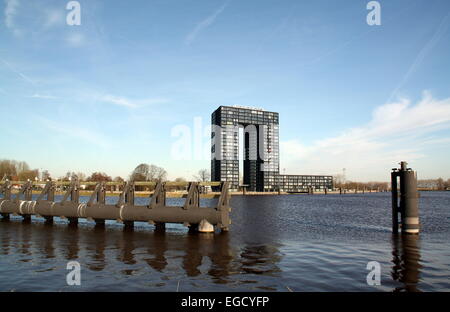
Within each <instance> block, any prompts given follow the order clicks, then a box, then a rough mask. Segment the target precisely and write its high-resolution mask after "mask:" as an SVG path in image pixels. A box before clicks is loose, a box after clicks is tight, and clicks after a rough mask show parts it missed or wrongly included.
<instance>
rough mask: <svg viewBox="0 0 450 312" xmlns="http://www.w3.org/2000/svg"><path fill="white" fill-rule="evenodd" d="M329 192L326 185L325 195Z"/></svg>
mask: <svg viewBox="0 0 450 312" xmlns="http://www.w3.org/2000/svg"><path fill="white" fill-rule="evenodd" d="M327 194H328V189H327V188H326V187H325V195H327Z"/></svg>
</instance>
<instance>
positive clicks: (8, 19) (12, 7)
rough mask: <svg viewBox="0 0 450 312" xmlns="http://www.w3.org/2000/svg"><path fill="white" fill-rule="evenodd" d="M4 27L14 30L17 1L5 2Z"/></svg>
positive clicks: (6, 0)
mask: <svg viewBox="0 0 450 312" xmlns="http://www.w3.org/2000/svg"><path fill="white" fill-rule="evenodd" d="M5 2H6V5H5V25H6V27H8V28H11V29H12V28H14V26H15V25H14V18H15V16H16V14H17V8H18V7H19V0H5Z"/></svg>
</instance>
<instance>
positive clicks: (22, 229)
mask: <svg viewBox="0 0 450 312" xmlns="http://www.w3.org/2000/svg"><path fill="white" fill-rule="evenodd" d="M1 225H2V227H1V235H0V243H1V246H0V254H5V255H11V254H17V255H25V256H26V257H25V258H26V259H21V261H24V260H27V259H29V260H28V261H31V259H33V258H34V260H33V261H34V262H36V263H39V262H40V260H42V259H50V258H55V259H53V260H52V261H51V262H49V261H44V262H43V263H42V264H43V265H44V267H45V266H47V265H49V264H50V263H51V265H52V266H53V265H54V263H55V261H56V262H59V263H60V264H61V263H62V264H63V265H62V266H60V267H62V268H65V264H66V263H67V261H71V260H77V261H81V262H82V265H86V268H87V269H88V270H90V271H97V272H99V271H102V270H104V269H105V268H106V267H107V266H108V265H109V266H112V267H114V268H117V267H120V268H121V270H120V273H121V274H126V275H134V273H135V272H136V271H140V272H144V271H145V273H147V272H148V273H150V274H151V271H152V269H153V270H155V271H157V272H160V273H164V274H167V273H171V272H170V271H171V270H174V267H173V264H174V263H176V264H178V263H180V268H181V270H184V272H185V273H186V275H187V276H188V277H196V276H202V275H208V276H210V278H211V280H212V282H214V283H217V284H225V283H231V282H232V280H231V277H230V276H231V275H235V274H237V275H238V276H241V275H240V274H248V276H251V275H255V274H258V275H259V274H267V275H271V274H272V273H274V272H279V271H280V269H279V268H278V266H277V263H278V262H279V261H280V258H281V256H280V254H279V250H278V248H277V247H274V246H267V245H265V246H262V245H255V246H245V247H243V248H242V249H241V252H238V251H237V250H233V249H232V248H231V247H230V234H229V233H220V234H212V233H189V234H187V235H186V234H180V233H175V234H173V233H163V232H148V231H146V230H145V231H139V229H137V230H135V231H120V230H117V229H116V230H108V229H105V228H94V227H92V228H90V227H84V226H79V227H78V228H74V227H67V226H65V225H64V226H60V225H58V224H54V225H53V226H49V225H46V224H43V223H36V224H35V226H33V227H30V226H29V225H24V224H23V223H22V222H15V221H14V220H13V221H10V222H5V223H4V224H3V223H2V224H1ZM179 260H181V261H180V262H178V261H179ZM117 261H118V262H119V266H117ZM120 263H123V264H125V265H122V266H120ZM142 264H144V265H142ZM170 264H172V265H170ZM147 265H148V266H147ZM173 273H176V274H179V271H178V270H177V269H175V271H174V272H173ZM246 278H247V277H246ZM247 279H248V278H247ZM234 281H236V279H235V278H234Z"/></svg>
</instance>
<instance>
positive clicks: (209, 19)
mask: <svg viewBox="0 0 450 312" xmlns="http://www.w3.org/2000/svg"><path fill="white" fill-rule="evenodd" d="M227 5H228V2H226V3H225V4H224V5H222V6H221V7H219V8H218V9H217V10H216V11H214V12H213V13H212V14H211V15H210V16H208V17H207V18H206V19H204V20H203V21H201V22H200V23H198V24H197V26H195V28H194V29H193V30H192V31H191V32H190V33H189V34H188V35H187V36H186V38H185V43H186V44H187V45H190V44H191V43H192V42H193V41H194V40H195V38H196V37H197V36H198V34H199V33H200V32H202V31H203V30H205V29H206V28H208V27H209V26H211V24H212V23H214V21H215V20H216V18H217V16H219V15H220V14H221V13H222V12H223V10H225V8H226V7H227Z"/></svg>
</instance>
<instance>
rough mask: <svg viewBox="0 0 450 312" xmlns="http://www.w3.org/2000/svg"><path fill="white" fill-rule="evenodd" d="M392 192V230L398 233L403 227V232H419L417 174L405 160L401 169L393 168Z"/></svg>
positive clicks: (401, 163)
mask: <svg viewBox="0 0 450 312" xmlns="http://www.w3.org/2000/svg"><path fill="white" fill-rule="evenodd" d="M399 191H400V193H399ZM391 192H392V232H393V233H394V234H397V233H398V230H399V228H400V227H401V232H402V234H419V231H420V223H419V205H418V197H419V196H418V192H417V175H416V172H414V171H413V170H412V169H411V168H407V163H406V162H405V161H402V162H400V168H399V169H397V168H393V169H392V172H391ZM399 195H400V196H399ZM399 198H400V203H399Z"/></svg>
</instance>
